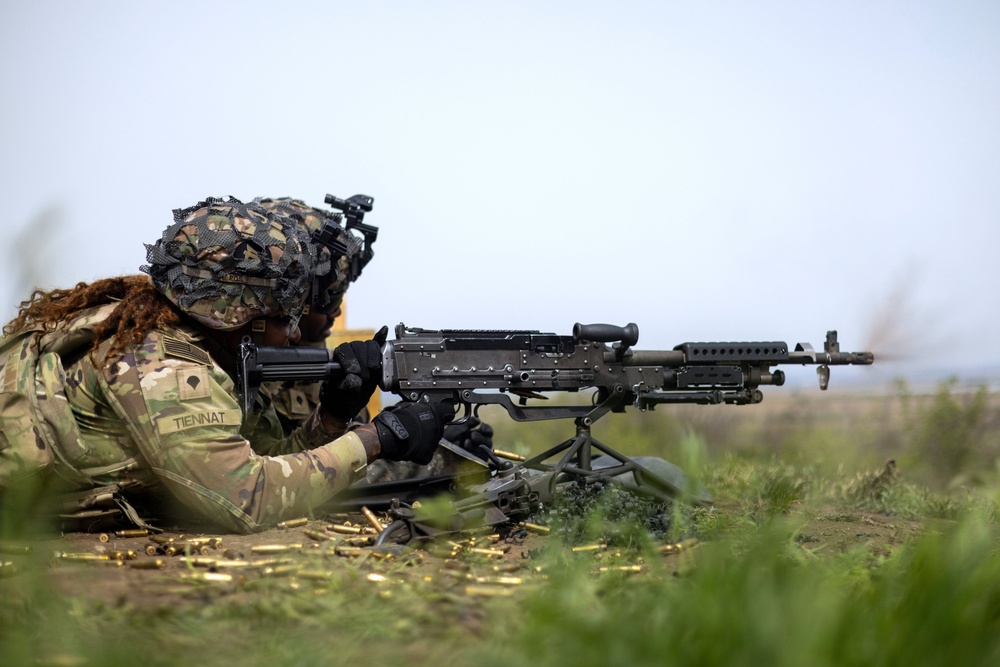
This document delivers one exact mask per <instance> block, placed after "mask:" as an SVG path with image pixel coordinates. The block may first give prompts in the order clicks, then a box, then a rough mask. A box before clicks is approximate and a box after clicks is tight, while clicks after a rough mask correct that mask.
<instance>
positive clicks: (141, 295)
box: [3, 275, 183, 365]
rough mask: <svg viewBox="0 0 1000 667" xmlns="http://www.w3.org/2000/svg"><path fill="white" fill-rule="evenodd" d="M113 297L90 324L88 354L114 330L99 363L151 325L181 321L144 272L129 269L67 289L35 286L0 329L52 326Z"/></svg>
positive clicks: (119, 351) (47, 328) (136, 340)
mask: <svg viewBox="0 0 1000 667" xmlns="http://www.w3.org/2000/svg"><path fill="white" fill-rule="evenodd" d="M114 302H118V306H117V307H116V308H115V309H114V310H113V311H112V312H111V315H110V316H109V317H108V318H107V319H106V320H104V321H103V322H101V323H100V324H98V325H97V326H96V327H95V329H94V333H95V334H96V335H95V338H94V344H93V345H92V346H91V348H90V356H91V359H94V353H95V352H96V351H97V348H98V346H99V345H100V344H101V342H103V341H104V340H105V339H107V338H108V336H114V338H115V339H114V342H113V343H112V345H111V349H110V350H109V351H108V355H107V356H106V357H105V359H104V365H107V364H109V363H110V362H111V361H112V360H114V359H115V358H117V357H118V356H120V355H121V354H122V353H124V351H125V347H126V346H128V345H130V344H131V345H138V344H139V343H141V342H142V341H143V339H144V338H145V337H146V334H148V333H149V332H150V331H151V330H153V329H155V328H158V327H164V326H176V325H178V324H180V323H181V322H182V317H183V316H182V315H181V313H180V311H178V310H177V308H176V307H175V306H174V305H173V304H172V303H170V301H169V300H167V298H166V297H165V296H163V295H162V294H160V292H159V291H157V289H156V288H155V287H153V285H152V284H151V283H150V281H149V277H148V276H145V275H131V276H120V277H117V278H103V279H100V280H95V281H94V282H92V283H83V282H81V283H77V284H76V286H75V287H72V288H70V289H54V290H51V291H48V292H46V291H44V290H40V289H39V290H35V291H34V292H32V294H31V297H30V298H28V300H27V301H23V302H22V303H21V308H20V311H19V312H18V314H17V317H15V318H14V319H13V320H11V321H10V322H8V323H7V324H6V325H5V326H4V328H3V333H4V335H7V336H9V335H10V334H12V333H15V332H17V331H20V330H21V329H24V328H25V327H33V328H40V329H41V330H42V331H46V332H49V331H55V330H56V329H57V328H59V326H60V325H61V324H64V323H65V322H68V321H69V320H71V319H72V318H73V316H75V315H76V314H77V313H79V312H81V311H83V310H86V309H87V308H93V307H95V306H102V305H105V304H108V303H114ZM95 363H96V360H95Z"/></svg>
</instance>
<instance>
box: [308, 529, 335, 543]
mask: <svg viewBox="0 0 1000 667" xmlns="http://www.w3.org/2000/svg"><path fill="white" fill-rule="evenodd" d="M302 532H304V533H305V534H306V537H308V538H310V539H313V540H316V541H317V542H327V541H329V539H330V537H329V536H327V535H324V534H323V533H320V532H318V531H315V530H304V531H302Z"/></svg>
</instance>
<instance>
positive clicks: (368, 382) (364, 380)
mask: <svg viewBox="0 0 1000 667" xmlns="http://www.w3.org/2000/svg"><path fill="white" fill-rule="evenodd" d="M388 335H389V327H382V328H381V329H379V330H378V333H376V334H375V337H374V338H373V339H372V340H355V341H351V342H350V343H341V344H340V345H338V346H337V347H336V349H334V351H333V360H334V361H336V362H337V363H339V364H340V367H341V369H342V370H343V372H344V376H343V377H342V378H341V379H340V380H339V381H337V382H336V384H334V382H333V381H327V382H324V383H323V389H322V390H321V391H320V395H319V401H320V404H321V405H322V406H323V409H324V410H326V411H327V412H328V413H330V414H331V415H333V416H334V417H338V418H340V419H350V418H351V417H354V416H355V415H357V414H358V413H359V412H361V409H362V408H364V407H365V406H366V405H368V401H369V399H371V397H372V394H374V393H375V389H376V388H378V381H379V376H380V375H381V373H382V346H383V345H384V344H385V339H386V337H387V336H388Z"/></svg>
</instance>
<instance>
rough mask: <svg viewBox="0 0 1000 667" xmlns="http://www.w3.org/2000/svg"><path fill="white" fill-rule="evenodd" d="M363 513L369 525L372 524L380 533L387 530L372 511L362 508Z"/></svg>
mask: <svg viewBox="0 0 1000 667" xmlns="http://www.w3.org/2000/svg"><path fill="white" fill-rule="evenodd" d="M361 513H362V514H363V515H364V516H365V519H367V520H368V523H370V524H371V526H372V528H374V529H375V530H377V531H378V532H380V533H381V532H382V531H383V530H385V526H383V525H382V522H381V521H379V520H378V517H377V516H375V513H374V512H372V511H371V510H370V509H368V508H367V507H364V506H362V507H361Z"/></svg>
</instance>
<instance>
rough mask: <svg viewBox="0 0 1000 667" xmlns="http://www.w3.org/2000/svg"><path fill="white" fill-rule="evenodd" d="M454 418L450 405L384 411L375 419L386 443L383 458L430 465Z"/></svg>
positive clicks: (405, 406)
mask: <svg viewBox="0 0 1000 667" xmlns="http://www.w3.org/2000/svg"><path fill="white" fill-rule="evenodd" d="M454 418H455V408H454V406H451V405H449V404H447V403H406V404H403V405H400V406H396V407H392V408H388V409H386V410H383V411H382V412H380V413H378V414H377V415H375V419H373V420H372V423H374V424H375V429H376V430H377V431H378V439H379V442H380V443H381V444H382V453H381V454H380V455H379V458H383V459H389V460H390V461H413V462H414V463H419V464H420V465H427V464H428V463H430V462H431V457H432V456H434V450H435V449H437V446H438V442H439V441H440V440H441V435H442V434H443V433H444V425H445V424H447V423H448V422H450V421H451V420H452V419H454Z"/></svg>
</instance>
